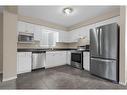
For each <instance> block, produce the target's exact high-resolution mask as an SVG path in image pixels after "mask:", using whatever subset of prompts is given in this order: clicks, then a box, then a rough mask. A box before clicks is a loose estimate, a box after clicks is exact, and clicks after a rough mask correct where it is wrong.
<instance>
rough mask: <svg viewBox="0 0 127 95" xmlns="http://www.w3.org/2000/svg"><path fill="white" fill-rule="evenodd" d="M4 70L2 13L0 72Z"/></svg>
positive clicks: (0, 15) (1, 24) (1, 19)
mask: <svg viewBox="0 0 127 95" xmlns="http://www.w3.org/2000/svg"><path fill="white" fill-rule="evenodd" d="M2 72H3V14H2V13H0V73H2Z"/></svg>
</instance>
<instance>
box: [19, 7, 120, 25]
mask: <svg viewBox="0 0 127 95" xmlns="http://www.w3.org/2000/svg"><path fill="white" fill-rule="evenodd" d="M65 7H68V6H19V9H18V13H19V14H20V15H24V16H29V17H34V18H39V19H42V20H45V21H48V22H51V23H55V24H59V25H62V26H64V27H70V26H71V25H74V24H77V23H79V22H81V21H85V20H88V19H90V18H93V17H96V16H99V15H101V14H104V13H107V12H110V11H112V10H115V9H118V8H119V6H69V7H71V8H73V12H72V13H71V14H70V15H68V16H66V15H65V14H63V8H65Z"/></svg>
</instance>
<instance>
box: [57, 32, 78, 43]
mask: <svg viewBox="0 0 127 95" xmlns="http://www.w3.org/2000/svg"><path fill="white" fill-rule="evenodd" d="M71 37H72V35H71V33H70V32H66V31H59V40H58V42H63V43H74V42H77V40H73V39H71Z"/></svg>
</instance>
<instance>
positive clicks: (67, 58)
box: [66, 51, 71, 65]
mask: <svg viewBox="0 0 127 95" xmlns="http://www.w3.org/2000/svg"><path fill="white" fill-rule="evenodd" d="M66 62H67V64H68V65H70V64H71V51H67V55H66Z"/></svg>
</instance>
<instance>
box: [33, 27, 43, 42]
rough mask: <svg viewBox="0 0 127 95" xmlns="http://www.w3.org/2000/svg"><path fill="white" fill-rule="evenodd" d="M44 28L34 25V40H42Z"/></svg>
mask: <svg viewBox="0 0 127 95" xmlns="http://www.w3.org/2000/svg"><path fill="white" fill-rule="evenodd" d="M41 32H42V28H41V27H40V26H39V25H34V40H36V41H40V40H41V37H42V33H41Z"/></svg>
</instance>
